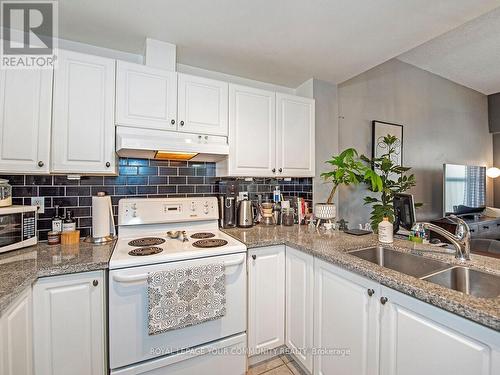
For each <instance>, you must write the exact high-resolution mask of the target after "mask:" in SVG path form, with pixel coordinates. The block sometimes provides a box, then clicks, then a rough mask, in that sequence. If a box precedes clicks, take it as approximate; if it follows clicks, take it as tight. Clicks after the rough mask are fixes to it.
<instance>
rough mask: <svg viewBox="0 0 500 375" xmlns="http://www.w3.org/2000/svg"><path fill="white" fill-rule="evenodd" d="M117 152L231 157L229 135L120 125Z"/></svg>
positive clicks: (184, 157)
mask: <svg viewBox="0 0 500 375" xmlns="http://www.w3.org/2000/svg"><path fill="white" fill-rule="evenodd" d="M116 153H117V154H118V155H119V156H121V157H128V158H130V157H131V158H141V159H177V160H193V161H209V162H216V161H220V160H222V159H224V158H226V157H227V155H228V154H229V146H228V144H227V137H221V136H217V135H200V134H191V133H180V132H174V131H168V130H153V129H142V128H132V127H127V126H117V127H116Z"/></svg>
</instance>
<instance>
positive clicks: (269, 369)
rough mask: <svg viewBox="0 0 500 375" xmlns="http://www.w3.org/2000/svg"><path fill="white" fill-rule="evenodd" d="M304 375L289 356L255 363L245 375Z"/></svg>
mask: <svg viewBox="0 0 500 375" xmlns="http://www.w3.org/2000/svg"><path fill="white" fill-rule="evenodd" d="M260 374H265V375H306V373H305V372H304V371H303V370H302V369H301V368H300V366H299V365H298V364H297V363H296V362H295V361H294V360H293V358H292V357H290V356H289V355H286V354H284V355H280V356H277V357H273V358H271V359H268V360H267V361H264V362H260V363H257V364H255V365H253V366H251V367H250V368H249V369H248V372H247V375H260Z"/></svg>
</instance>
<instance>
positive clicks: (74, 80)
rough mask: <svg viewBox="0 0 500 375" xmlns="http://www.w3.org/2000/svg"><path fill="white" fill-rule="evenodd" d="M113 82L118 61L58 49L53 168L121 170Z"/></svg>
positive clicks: (97, 171) (59, 170) (87, 171)
mask: <svg viewBox="0 0 500 375" xmlns="http://www.w3.org/2000/svg"><path fill="white" fill-rule="evenodd" d="M114 82H115V61H114V60H112V59H108V58H104V57H98V56H92V55H86V54H82V53H76V52H70V51H63V50H59V60H58V67H57V69H56V71H55V74H54V110H53V123H52V172H55V173H72V174H116V168H115V165H116V155H115V127H114V120H113V119H114V117H113V114H114V95H115V84H114Z"/></svg>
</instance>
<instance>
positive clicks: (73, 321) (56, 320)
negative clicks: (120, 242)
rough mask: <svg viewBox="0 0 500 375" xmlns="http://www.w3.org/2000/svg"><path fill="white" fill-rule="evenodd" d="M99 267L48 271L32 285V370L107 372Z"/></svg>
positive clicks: (61, 374)
mask: <svg viewBox="0 0 500 375" xmlns="http://www.w3.org/2000/svg"><path fill="white" fill-rule="evenodd" d="M104 280H105V279H104V274H103V271H94V272H85V273H77V274H71V275H64V276H52V277H46V278H42V279H39V280H38V281H37V283H36V284H35V285H34V287H33V305H34V306H33V307H34V309H33V312H34V314H33V316H34V321H33V324H34V343H35V350H34V353H35V356H34V358H35V360H34V362H35V369H36V375H67V374H71V375H89V374H92V375H100V374H105V373H107V366H106V357H107V356H106V345H105V343H106V340H105V298H106V296H105V285H104Z"/></svg>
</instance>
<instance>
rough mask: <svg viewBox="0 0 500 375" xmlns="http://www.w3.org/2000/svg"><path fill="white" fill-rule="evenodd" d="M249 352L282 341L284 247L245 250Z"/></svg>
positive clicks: (283, 332)
mask: <svg viewBox="0 0 500 375" xmlns="http://www.w3.org/2000/svg"><path fill="white" fill-rule="evenodd" d="M248 254H249V257H248V347H249V348H248V349H249V351H250V354H249V355H254V354H259V351H261V350H263V349H272V348H277V347H279V346H281V345H283V344H284V343H285V247H284V246H270V247H264V248H262V247H261V248H257V249H251V250H249V251H248Z"/></svg>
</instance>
